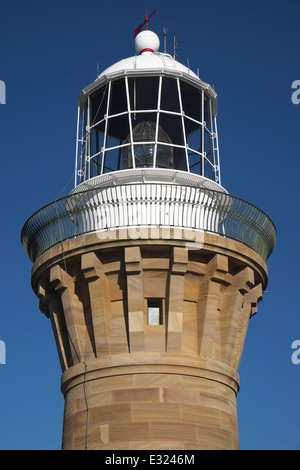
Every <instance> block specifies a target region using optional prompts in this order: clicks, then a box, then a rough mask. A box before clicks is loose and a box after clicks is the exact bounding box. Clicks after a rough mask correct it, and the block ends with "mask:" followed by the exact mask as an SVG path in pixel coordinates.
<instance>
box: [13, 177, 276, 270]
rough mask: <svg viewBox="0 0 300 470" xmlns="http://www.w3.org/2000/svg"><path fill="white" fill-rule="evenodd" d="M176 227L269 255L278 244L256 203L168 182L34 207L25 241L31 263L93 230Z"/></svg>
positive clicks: (90, 193) (81, 195) (111, 189)
mask: <svg viewBox="0 0 300 470" xmlns="http://www.w3.org/2000/svg"><path fill="white" fill-rule="evenodd" d="M144 227H145V228H146V227H148V228H149V227H150V228H166V229H167V228H169V229H170V228H171V229H179V230H182V229H184V230H188V231H191V232H192V233H195V234H199V233H201V232H202V233H203V232H210V233H214V234H217V235H219V236H221V237H228V238H231V239H234V240H236V241H238V242H241V243H243V244H245V245H247V246H248V247H250V248H252V249H253V250H254V251H256V252H257V253H258V254H259V255H260V256H262V258H263V259H264V260H266V259H267V258H268V257H269V256H270V254H271V252H272V251H273V248H274V246H275V243H276V229H275V227H274V224H273V222H272V221H271V220H270V218H269V217H268V216H267V215H266V214H265V213H264V212H262V211H261V210H260V209H258V208H257V207H255V206H254V205H252V204H250V203H248V202H246V201H244V200H242V199H240V198H237V197H234V196H231V195H229V194H227V193H224V192H222V191H217V190H214V189H209V188H203V187H202V188H201V187H195V186H194V187H193V186H187V185H178V184H165V183H155V182H151V183H150V182H148V183H142V182H139V183H131V184H119V185H115V186H114V185H109V186H105V187H102V188H101V187H100V188H99V187H98V188H94V189H88V190H85V191H82V192H77V193H74V194H71V195H69V196H66V197H63V198H61V199H58V200H56V201H54V202H52V203H50V204H48V205H46V206H45V207H43V208H41V209H39V210H38V211H37V212H35V213H34V214H33V215H32V216H31V217H30V218H29V219H28V220H27V222H26V223H25V225H24V227H23V229H22V233H21V241H22V245H23V248H24V250H25V252H26V254H27V255H28V257H29V258H30V260H31V261H32V262H34V261H35V260H36V259H37V258H38V256H40V255H41V254H42V253H44V252H45V251H46V250H48V249H49V248H51V247H53V246H54V245H57V244H59V243H62V242H63V241H65V240H69V239H71V238H74V237H79V236H82V235H86V234H88V233H92V232H98V233H99V237H100V238H101V239H103V237H104V236H105V233H108V231H111V230H115V231H118V230H124V229H127V230H129V232H128V233H129V235H130V230H132V229H135V230H134V232H131V233H134V236H136V234H137V230H136V229H138V230H140V229H141V228H144Z"/></svg>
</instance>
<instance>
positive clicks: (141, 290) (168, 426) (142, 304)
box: [32, 233, 267, 450]
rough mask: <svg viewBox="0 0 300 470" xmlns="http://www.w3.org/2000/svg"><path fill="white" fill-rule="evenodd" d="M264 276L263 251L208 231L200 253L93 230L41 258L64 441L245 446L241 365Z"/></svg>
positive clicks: (41, 292)
mask: <svg viewBox="0 0 300 470" xmlns="http://www.w3.org/2000/svg"><path fill="white" fill-rule="evenodd" d="M195 248H196V247H195ZM266 283H267V269H266V265H265V263H264V261H263V260H262V258H261V257H260V256H259V255H258V254H256V253H255V252H254V251H253V250H251V249H250V248H247V247H246V246H245V245H242V244H240V243H238V242H235V241H233V240H230V239H226V238H223V237H220V236H217V235H213V234H208V233H206V234H203V244H202V246H201V247H200V248H199V249H191V246H190V245H189V247H187V245H186V242H185V241H184V240H175V239H173V240H171V239H170V240H165V239H163V238H162V237H161V238H158V239H156V240H128V239H118V240H114V241H103V240H100V239H99V238H98V237H97V234H90V235H86V236H84V237H79V238H77V239H73V240H69V241H67V242H65V243H64V244H63V245H59V246H56V247H54V248H51V249H50V250H48V251H47V252H45V253H44V254H43V255H42V256H40V257H39V258H38V259H37V261H36V262H35V264H34V266H33V272H32V285H33V288H34V290H35V292H36V293H37V295H38V297H39V299H40V309H41V310H42V311H43V312H44V313H45V314H46V315H47V316H48V317H49V318H50V319H51V323H52V327H53V331H54V335H55V339H56V343H57V349H58V353H59V357H60V362H61V367H62V371H63V376H62V392H63V394H64V397H65V414H64V429H63V449H84V448H87V449H100V450H101V449H103V450H104V449H114V450H117V449H128V450H129V449H165V450H168V449H238V448H239V437H238V425H237V416H236V394H237V392H238V389H239V378H238V367H239V363H240V359H241V354H242V350H243V345H244V340H245V335H246V331H247V326H248V321H249V318H250V317H251V316H252V315H253V314H254V313H256V311H257V303H258V301H259V300H261V298H262V291H263V289H264V288H265V286H266ZM152 298H155V299H160V301H161V310H162V313H161V321H160V324H158V325H149V324H148V316H147V302H148V299H152Z"/></svg>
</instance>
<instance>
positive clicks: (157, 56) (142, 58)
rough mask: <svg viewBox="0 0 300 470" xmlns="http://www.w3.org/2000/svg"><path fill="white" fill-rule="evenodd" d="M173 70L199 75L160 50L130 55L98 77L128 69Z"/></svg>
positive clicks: (194, 76) (194, 75)
mask: <svg viewBox="0 0 300 470" xmlns="http://www.w3.org/2000/svg"><path fill="white" fill-rule="evenodd" d="M154 69H157V70H165V69H166V70H171V71H177V72H180V73H181V72H183V73H186V74H188V75H190V76H191V77H193V78H197V79H198V80H199V77H198V76H197V75H196V74H195V73H194V72H192V70H190V69H189V68H188V67H186V66H185V65H183V64H181V63H180V62H177V61H176V60H175V59H173V57H172V56H171V55H169V54H163V53H160V52H153V53H151V54H141V55H138V56H134V57H128V58H127V59H123V60H120V61H119V62H117V63H115V64H113V65H112V66H110V67H108V68H107V69H106V70H104V71H103V72H102V73H101V75H100V76H99V77H98V78H101V77H102V76H104V75H107V76H108V75H111V74H114V73H116V72H120V71H126V70H154Z"/></svg>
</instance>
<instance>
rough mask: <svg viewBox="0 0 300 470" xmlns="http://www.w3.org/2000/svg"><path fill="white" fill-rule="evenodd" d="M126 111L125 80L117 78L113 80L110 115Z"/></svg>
mask: <svg viewBox="0 0 300 470" xmlns="http://www.w3.org/2000/svg"><path fill="white" fill-rule="evenodd" d="M124 112H127V95H126V88H125V80H124V79H121V80H115V81H113V82H111V90H110V100H109V111H108V115H109V116H113V115H114V114H120V113H124Z"/></svg>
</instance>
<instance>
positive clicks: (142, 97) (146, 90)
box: [128, 77, 159, 111]
mask: <svg viewBox="0 0 300 470" xmlns="http://www.w3.org/2000/svg"><path fill="white" fill-rule="evenodd" d="M158 86H159V77H136V78H130V79H129V80H128V87H129V97H130V109H131V111H138V110H147V109H149V110H152V109H153V110H154V109H155V110H156V109H157V102H158Z"/></svg>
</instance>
